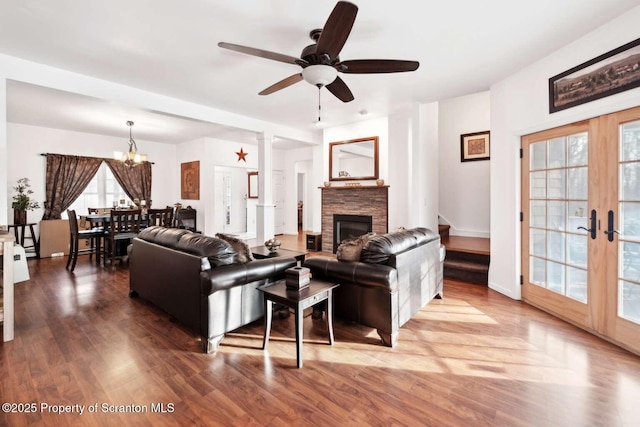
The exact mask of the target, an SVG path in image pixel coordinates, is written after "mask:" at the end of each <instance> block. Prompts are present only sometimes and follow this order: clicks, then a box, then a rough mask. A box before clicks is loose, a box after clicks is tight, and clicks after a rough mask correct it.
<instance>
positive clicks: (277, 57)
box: [218, 42, 306, 64]
mask: <svg viewBox="0 0 640 427" xmlns="http://www.w3.org/2000/svg"><path fill="white" fill-rule="evenodd" d="M218 46H219V47H221V48H223V49H229V50H233V51H236V52H240V53H246V54H247V55H253V56H259V57H261V58H266V59H272V60H274V61H280V62H285V63H287V64H298V63H299V62H300V61H302V62H305V63H306V61H303V60H302V59H300V58H296V57H294V56H289V55H283V54H282V53H276V52H270V51H268V50H263V49H256V48H254V47H248V46H242V45H239V44H233V43H225V42H220V43H218Z"/></svg>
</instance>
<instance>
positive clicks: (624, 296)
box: [618, 280, 640, 323]
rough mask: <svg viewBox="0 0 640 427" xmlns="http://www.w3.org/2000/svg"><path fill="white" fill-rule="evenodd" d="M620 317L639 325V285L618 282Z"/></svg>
mask: <svg viewBox="0 0 640 427" xmlns="http://www.w3.org/2000/svg"><path fill="white" fill-rule="evenodd" d="M620 290H621V292H620V303H619V304H618V307H620V308H619V310H618V311H619V313H618V315H619V316H620V317H623V318H625V319H627V320H630V321H632V322H635V323H640V285H638V284H635V283H629V282H624V281H622V280H620Z"/></svg>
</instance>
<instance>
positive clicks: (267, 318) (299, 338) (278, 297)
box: [258, 279, 339, 368]
mask: <svg viewBox="0 0 640 427" xmlns="http://www.w3.org/2000/svg"><path fill="white" fill-rule="evenodd" d="M338 286H339V285H337V284H334V283H329V282H323V281H321V280H313V279H312V280H311V283H310V284H309V286H308V287H307V288H305V289H303V290H301V291H290V290H287V287H286V283H285V281H284V280H281V281H279V282H276V283H275V284H274V285H271V286H263V287H260V288H258V289H259V290H261V291H262V292H263V294H264V306H265V315H264V339H263V341H262V349H263V350H264V349H266V348H267V344H268V343H269V335H270V333H271V317H272V314H273V310H272V305H273V303H278V304H282V305H284V306H286V307H290V308H292V309H293V310H294V313H295V317H296V360H297V367H298V368H302V343H303V331H304V328H303V319H304V316H303V314H304V309H305V308H307V307H311V306H312V305H315V304H318V303H320V302H322V301H325V300H326V301H327V329H328V332H329V345H333V307H332V306H333V289H334V288H336V287H338Z"/></svg>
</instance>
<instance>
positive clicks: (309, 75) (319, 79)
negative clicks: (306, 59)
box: [302, 65, 338, 86]
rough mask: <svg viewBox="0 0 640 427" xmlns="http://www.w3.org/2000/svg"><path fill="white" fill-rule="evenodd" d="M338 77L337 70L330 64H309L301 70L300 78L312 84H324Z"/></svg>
mask: <svg viewBox="0 0 640 427" xmlns="http://www.w3.org/2000/svg"><path fill="white" fill-rule="evenodd" d="M336 77H338V70H336V69H335V68H333V67H332V66H330V65H310V66H308V67H307V68H305V69H304V70H302V78H304V80H305V81H306V82H309V83H311V84H312V85H314V86H326V85H328V84H330V83H332V82H333V81H334V80H335V79H336Z"/></svg>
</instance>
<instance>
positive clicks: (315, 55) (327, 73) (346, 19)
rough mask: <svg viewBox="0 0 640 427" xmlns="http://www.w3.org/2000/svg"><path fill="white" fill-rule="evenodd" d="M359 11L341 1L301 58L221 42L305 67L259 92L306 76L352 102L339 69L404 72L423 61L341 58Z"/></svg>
mask: <svg viewBox="0 0 640 427" xmlns="http://www.w3.org/2000/svg"><path fill="white" fill-rule="evenodd" d="M357 13H358V6H356V5H355V4H353V3H350V2H347V1H339V2H338V3H337V4H336V6H335V7H334V8H333V11H332V12H331V15H329V18H328V19H327V22H326V23H325V24H324V28H322V29H315V30H312V31H311V32H310V33H309V36H310V37H311V39H312V40H313V41H314V42H315V43H314V44H311V45H309V46H307V47H305V48H304V49H302V53H301V54H300V58H296V57H293V56H289V55H283V54H281V53H276V52H270V51H268V50H263V49H256V48H253V47H247V46H241V45H237V44H233V43H225V42H220V43H218V46H219V47H221V48H224V49H229V50H233V51H236V52H241V53H245V54H248V55H254V56H259V57H261V58H266V59H272V60H274V61H280V62H285V63H288V64H297V65H299V66H300V67H302V72H300V73H296V74H293V75H291V76H289V77H287V78H285V79H283V80H280V81H279V82H277V83H275V84H273V85H271V86H269V87H268V88H266V89H265V90H263V91H262V92H260V95H269V94H272V93H274V92H277V91H279V90H281V89H284V88H286V87H289V86H291V85H293V84H295V83H298V82H299V81H301V80H305V81H307V82H309V83H311V84H313V85H314V86H317V87H318V89H321V88H322V87H323V86H325V87H326V88H327V89H328V90H329V92H331V93H332V94H333V95H335V96H336V97H337V98H338V99H340V100H341V101H342V102H350V101H353V99H354V98H353V94H352V93H351V90H349V88H348V87H347V85H346V83H345V82H344V80H342V79H341V78H340V77H338V73H339V72H340V73H345V74H375V73H401V72H406V71H415V70H416V69H418V66H419V65H420V64H419V63H418V62H417V61H401V60H393V59H356V60H347V61H341V60H340V57H339V56H338V54H339V53H340V51H341V50H342V47H343V46H344V44H345V42H346V41H347V38H348V37H349V33H350V32H351V28H352V27H353V23H354V21H355V19H356V14H357Z"/></svg>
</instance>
